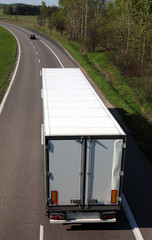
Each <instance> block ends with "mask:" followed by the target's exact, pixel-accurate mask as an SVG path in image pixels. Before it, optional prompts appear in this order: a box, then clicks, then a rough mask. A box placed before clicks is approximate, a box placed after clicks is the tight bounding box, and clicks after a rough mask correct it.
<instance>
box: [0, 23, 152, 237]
mask: <svg viewBox="0 0 152 240" xmlns="http://www.w3.org/2000/svg"><path fill="white" fill-rule="evenodd" d="M0 25H2V26H5V27H7V29H10V30H11V32H12V33H13V34H14V35H15V36H16V37H17V39H18V41H19V45H20V50H21V51H20V55H21V56H20V59H19V67H18V69H17V73H16V75H15V78H14V82H13V84H12V87H11V89H10V91H9V94H8V97H7V99H6V102H5V104H4V108H3V109H2V112H1V114H0V240H10V239H11V240H25V239H26V240H39V239H40V240H43V239H44V240H58V239H63V240H69V239H73V240H77V239H79V240H80V239H83V240H85V239H87V240H95V239H97V240H98V239H100V240H109V239H112V240H115V239H116V240H119V239H120V240H122V239H123V240H132V239H135V237H136V239H139V240H142V237H143V238H144V239H145V240H146V239H147V240H149V239H152V220H151V213H152V206H151V199H152V191H151V189H152V188H151V185H152V168H151V166H149V164H148V163H147V161H146V160H145V159H144V156H143V155H142V153H141V152H140V151H139V149H138V148H137V146H136V145H135V144H134V142H133V141H132V139H131V138H130V137H128V148H127V154H126V155H127V156H126V169H125V170H126V174H125V179H124V193H125V196H126V199H127V201H128V203H129V206H130V208H131V210H132V213H133V215H134V217H135V219H136V223H137V225H138V227H139V228H140V231H141V234H142V235H140V234H139V235H138V232H134V231H132V230H133V229H131V227H130V223H129V222H128V220H127V217H126V215H125V213H124V211H123V209H122V211H121V213H120V215H119V217H118V222H117V223H116V224H106V225H104V224H103V225H98V224H96V225H93V224H89V225H67V226H63V225H50V224H49V220H48V219H47V217H46V216H45V203H44V160H43V146H42V145H41V124H42V122H43V119H42V101H41V88H42V85H41V69H42V68H43V67H48V68H54V67H55V68H61V67H65V68H71V67H72V68H73V67H76V66H77V64H76V63H75V62H74V61H73V60H72V59H71V58H70V56H69V55H68V54H67V52H66V51H65V50H64V49H63V48H62V47H61V46H60V45H58V44H57V43H56V42H55V41H53V40H52V39H49V38H47V37H44V36H43V35H41V34H38V33H37V34H36V36H37V40H30V39H29V33H31V31H29V30H25V29H22V28H19V27H16V26H13V25H10V24H6V23H0ZM128 135H129V133H128ZM127 211H128V210H127ZM133 220H134V219H132V218H131V220H130V221H133ZM131 226H132V227H133V228H134V227H137V226H136V224H135V223H134V221H133V222H131Z"/></svg>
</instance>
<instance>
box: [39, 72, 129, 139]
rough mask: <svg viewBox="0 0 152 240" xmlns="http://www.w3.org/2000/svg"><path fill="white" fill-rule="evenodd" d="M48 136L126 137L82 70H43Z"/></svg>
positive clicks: (45, 124)
mask: <svg viewBox="0 0 152 240" xmlns="http://www.w3.org/2000/svg"><path fill="white" fill-rule="evenodd" d="M42 80H43V81H42V82H43V98H44V99H43V108H44V121H45V123H44V126H45V129H44V131H45V135H46V136H77V135H81V136H82V135H85V136H86V135H88V136H91V135H92V136H93V135H100V136H103V135H117V136H120V135H125V133H124V132H123V130H122V129H121V128H120V126H119V124H118V123H117V122H116V120H115V119H114V118H113V116H112V115H111V113H110V112H109V111H108V110H107V108H106V107H105V105H104V104H103V102H102V101H101V100H100V98H99V97H98V95H97V94H96V92H95V91H94V89H93V88H92V86H91V85H90V84H89V82H88V81H87V79H86V78H85V76H84V75H83V74H82V72H81V71H80V69H78V68H72V69H71V68H64V69H63V68H62V69H57V68H55V69H47V68H46V69H42Z"/></svg>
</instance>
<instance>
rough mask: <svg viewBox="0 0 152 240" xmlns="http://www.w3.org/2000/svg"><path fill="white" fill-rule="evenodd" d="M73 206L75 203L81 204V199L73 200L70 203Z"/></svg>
mask: <svg viewBox="0 0 152 240" xmlns="http://www.w3.org/2000/svg"><path fill="white" fill-rule="evenodd" d="M70 203H71V204H73V203H75V204H81V200H80V199H72V200H71V201H70Z"/></svg>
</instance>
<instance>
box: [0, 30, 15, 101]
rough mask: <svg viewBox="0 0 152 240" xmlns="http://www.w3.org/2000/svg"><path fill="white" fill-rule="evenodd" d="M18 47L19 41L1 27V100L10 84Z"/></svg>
mask: <svg viewBox="0 0 152 240" xmlns="http://www.w3.org/2000/svg"><path fill="white" fill-rule="evenodd" d="M16 48H17V43H16V40H15V38H14V37H13V36H12V34H10V32H8V31H7V30H6V29H4V28H3V27H0V102H1V100H2V97H3V95H4V93H5V91H6V89H7V87H8V85H9V81H10V74H11V72H12V71H13V68H14V64H15V60H16Z"/></svg>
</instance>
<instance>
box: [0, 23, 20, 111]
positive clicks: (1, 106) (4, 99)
mask: <svg viewBox="0 0 152 240" xmlns="http://www.w3.org/2000/svg"><path fill="white" fill-rule="evenodd" d="M5 28H6V29H7V30H8V31H10V32H11V34H12V35H13V36H14V37H15V38H16V41H17V44H18V52H19V53H18V59H17V64H16V67H15V71H14V73H13V77H12V79H11V81H10V84H9V87H8V89H7V91H6V93H5V95H4V97H3V100H2V102H1V105H0V114H1V112H2V110H3V107H4V104H5V102H6V99H7V97H8V94H9V91H10V89H11V87H12V84H13V82H14V79H15V76H16V73H17V70H18V66H19V62H20V58H21V47H20V43H19V40H18V38H17V37H16V36H15V34H14V33H13V32H12V31H11V30H10V29H8V28H7V27H5Z"/></svg>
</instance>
